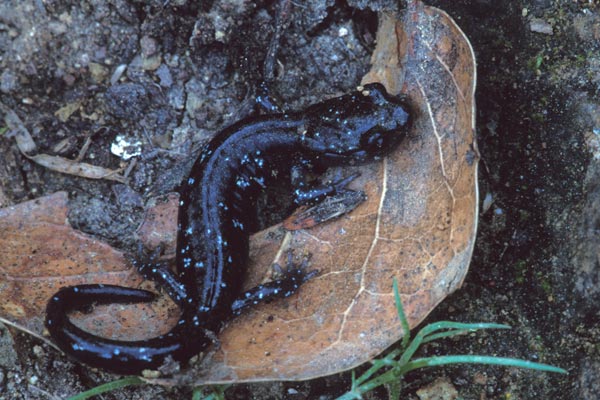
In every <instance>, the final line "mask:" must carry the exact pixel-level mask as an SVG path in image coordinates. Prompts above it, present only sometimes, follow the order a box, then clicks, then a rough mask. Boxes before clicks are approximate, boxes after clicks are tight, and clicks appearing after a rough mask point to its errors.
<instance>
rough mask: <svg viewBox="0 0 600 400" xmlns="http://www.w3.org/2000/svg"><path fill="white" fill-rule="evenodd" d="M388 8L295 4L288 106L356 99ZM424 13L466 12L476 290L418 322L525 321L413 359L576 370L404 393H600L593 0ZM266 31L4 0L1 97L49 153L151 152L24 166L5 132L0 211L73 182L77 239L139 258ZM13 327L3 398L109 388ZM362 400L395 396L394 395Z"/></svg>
mask: <svg viewBox="0 0 600 400" xmlns="http://www.w3.org/2000/svg"><path fill="white" fill-rule="evenodd" d="M394 3H395V2H394V1H387V2H386V1H371V2H368V1H364V0H354V1H352V0H346V1H341V0H340V1H334V0H309V1H305V2H294V3H293V6H292V14H291V16H290V19H289V21H290V23H289V26H288V27H287V29H286V30H285V31H284V33H283V36H282V40H281V48H280V49H279V53H278V55H277V59H278V61H279V62H280V63H279V64H278V66H277V67H276V70H277V75H278V77H277V79H276V80H275V83H274V90H275V92H276V93H277V94H278V95H279V96H280V98H281V99H282V100H283V103H284V104H285V105H286V107H287V108H288V109H298V108H301V107H302V106H304V105H307V104H310V103H312V102H315V101H316V100H318V99H321V98H322V96H324V95H327V94H331V93H343V92H347V91H349V90H351V89H353V88H354V87H355V86H356V85H357V84H358V83H359V81H360V78H361V76H362V75H363V74H364V73H365V72H366V71H367V70H368V61H369V55H370V53H371V51H372V50H373V48H374V43H373V38H374V33H375V31H376V24H377V16H376V13H375V12H374V10H375V11H376V10H378V9H380V8H382V7H386V6H387V7H389V6H390V5H393V4H394ZM426 3H428V4H431V5H434V6H437V7H439V8H442V9H444V10H445V11H447V12H448V13H449V14H450V15H451V16H452V17H454V19H455V20H456V22H457V23H458V24H459V25H460V26H461V28H462V29H463V30H464V31H465V33H466V35H467V36H468V37H469V39H470V40H471V43H472V45H473V47H474V49H475V53H476V56H477V64H478V71H477V74H478V86H477V137H478V145H479V150H480V152H481V157H482V158H481V163H480V195H481V200H482V204H481V214H480V220H479V233H478V239H477V243H476V246H475V253H474V256H473V261H472V264H471V267H470V272H469V274H468V276H467V279H466V281H465V283H464V286H463V288H462V289H460V290H459V291H457V292H456V293H455V294H454V295H452V296H451V297H450V298H448V299H447V300H446V301H444V302H443V303H442V304H441V305H440V306H439V307H438V308H437V309H436V310H435V311H434V312H433V313H432V314H431V315H430V317H429V318H428V320H427V321H426V322H425V323H427V322H432V321H436V320H440V319H450V320H454V321H463V322H475V321H486V322H499V323H506V324H509V325H511V326H513V329H512V330H510V331H502V332H485V333H479V334H476V335H468V336H464V337H460V338H459V339H456V340H447V341H442V342H438V343H435V344H430V345H428V346H426V347H425V349H424V351H423V352H422V353H421V354H420V355H435V354H459V353H471V354H487V355H501V356H509V357H516V358H523V359H529V360H533V361H541V362H545V363H549V364H552V365H556V366H560V367H562V368H565V369H567V370H568V371H569V374H568V375H566V376H563V375H557V374H549V373H540V372H536V371H526V370H519V369H513V368H500V367H484V366H462V365H461V366H455V367H448V368H435V369H427V370H422V371H417V372H413V373H410V374H409V375H408V376H407V377H406V378H405V383H406V385H405V388H404V391H403V392H402V394H403V396H402V398H407V399H417V398H418V396H417V393H416V392H417V390H419V389H421V388H423V387H426V386H427V385H430V384H431V383H432V382H434V381H436V379H438V378H440V377H443V378H445V379H446V380H447V382H449V383H450V384H451V386H452V387H453V388H454V389H455V390H456V391H457V392H458V396H459V397H460V398H463V399H597V398H600V394H599V393H600V383H599V382H600V354H599V352H600V346H599V344H600V328H599V327H598V321H599V320H600V311H599V310H600V309H599V307H598V304H599V300H600V263H599V257H598V254H599V250H598V249H599V248H600V247H598V246H599V245H600V228H599V226H600V161H599V160H600V101H599V100H598V99H599V98H600V96H599V95H600V4H599V3H598V1H597V0H585V1H584V0H579V1H577V0H523V1H520V2H516V1H512V0H457V1H432V2H426ZM367 4H368V5H369V7H368V8H367ZM273 26H274V7H273V2H271V1H256V2H249V1H243V0H222V1H205V2H197V1H186V0H172V1H136V0H130V1H126V0H110V1H97V0H89V1H80V2H71V1H63V0H48V1H39V0H25V1H21V0H4V1H3V2H1V4H0V101H1V102H2V104H4V106H6V107H9V108H10V109H12V110H13V111H15V112H16V113H17V115H19V117H20V118H21V120H22V121H23V122H24V123H25V125H26V127H27V128H28V129H29V130H30V132H32V134H33V136H34V140H35V141H36V144H37V146H38V149H40V150H41V151H43V152H46V153H50V154H56V155H61V156H64V157H69V158H75V157H76V156H77V154H78V152H79V150H80V148H81V147H82V146H83V144H84V143H85V142H86V140H87V139H88V138H90V139H91V144H90V146H89V149H88V151H87V153H86V155H85V157H84V159H83V160H84V161H86V162H88V163H91V164H96V165H102V166H105V167H108V168H117V167H119V159H118V158H117V157H115V156H114V155H112V154H111V153H110V148H111V143H113V142H114V141H115V137H116V136H117V135H118V134H126V135H127V136H128V137H130V138H135V139H136V140H139V141H140V142H141V143H143V146H142V154H143V157H142V158H141V159H140V160H139V162H138V163H137V165H136V166H135V168H134V169H133V171H132V173H131V175H130V177H129V182H128V186H125V185H123V184H119V183H115V182H110V181H106V180H100V181H98V180H95V181H92V180H86V179H83V178H77V177H73V176H69V175H64V174H59V173H56V172H51V171H49V170H47V169H44V168H42V167H40V166H38V165H35V164H34V163H32V162H31V161H29V160H28V159H27V158H25V157H24V156H23V155H22V154H21V153H20V152H19V150H18V149H17V146H16V144H15V140H14V139H13V138H10V137H7V136H6V135H4V133H5V129H4V128H3V126H2V125H0V129H2V130H1V131H0V132H2V133H1V134H0V160H1V161H0V205H2V206H6V205H12V204H16V203H19V202H22V201H25V200H29V199H34V198H36V197H39V196H42V195H45V194H50V193H53V192H55V191H57V190H66V191H68V192H69V194H70V199H71V203H72V206H71V208H72V210H73V211H72V213H71V215H69V221H70V222H71V224H72V225H73V226H74V227H76V228H77V229H80V230H82V231H85V232H88V233H91V234H94V235H97V236H98V237H100V238H102V239H104V240H106V241H108V242H109V243H110V244H111V245H113V246H115V247H117V248H122V249H125V250H129V251H131V250H133V249H135V246H136V243H134V241H133V239H132V238H133V231H134V229H135V227H136V226H137V224H138V223H139V221H140V219H141V217H142V207H141V204H143V202H144V200H145V199H146V197H145V196H147V194H149V193H151V194H154V195H155V194H157V193H167V192H169V191H170V190H172V189H173V188H174V187H175V186H176V185H177V183H178V182H179V180H180V179H181V177H182V176H183V174H184V172H185V167H186V165H188V164H189V161H190V159H191V157H190V155H191V154H192V153H193V151H194V150H195V149H198V146H199V144H201V143H202V142H203V141H204V140H206V139H207V138H208V137H210V135H211V134H212V133H214V132H215V131H217V130H218V129H219V128H220V127H223V126H224V125H227V124H230V123H232V122H234V121H236V120H238V119H240V118H241V117H243V116H245V115H248V114H249V113H250V112H252V98H253V94H254V91H255V87H256V82H258V81H259V80H260V79H261V77H262V73H263V72H262V66H263V60H264V57H265V53H266V49H267V46H266V45H265V43H268V41H269V39H270V38H271V36H272V29H273ZM332 55H333V56H332ZM121 65H123V66H126V68H124V69H121V68H119V66H121ZM119 71H121V73H119ZM69 105H76V109H77V110H78V111H77V113H74V114H73V115H71V114H69V115H68V116H67V118H64V116H65V115H64V114H60V113H59V114H55V113H56V111H57V110H59V109H62V110H63V112H65V113H68V110H69V108H65V106H69ZM0 332H1V335H0V348H1V351H0V354H2V355H1V356H0V398H2V399H38V398H39V399H46V398H63V397H66V396H69V395H74V394H76V393H78V392H81V391H83V390H86V389H88V388H90V387H93V386H95V385H97V384H99V383H103V382H106V381H107V380H109V379H110V376H109V375H106V374H102V373H98V372H94V371H90V370H89V369H87V368H84V367H81V366H78V365H76V364H74V363H72V362H70V361H69V360H68V359H66V358H65V357H62V356H60V355H59V354H58V353H57V352H56V351H54V350H52V349H50V348H49V347H47V346H45V345H42V344H41V342H39V341H37V340H36V339H32V338H30V337H29V336H28V335H26V334H23V333H18V332H16V331H14V330H8V329H7V328H2V330H1V331H0ZM349 382H350V375H349V374H341V375H336V376H332V377H326V378H322V379H318V380H314V381H309V382H299V383H298V382H285V383H277V382H276V383H263V384H250V385H237V386H233V387H231V388H230V389H228V391H227V397H228V398H231V399H247V398H254V399H317V398H321V399H328V398H334V397H335V396H337V395H340V394H342V393H344V392H345V391H346V390H347V389H348V388H349ZM438 382H439V381H438ZM189 397H191V393H190V389H189V388H180V389H166V388H161V387H136V388H130V389H126V390H122V391H118V392H113V393H109V394H106V395H104V396H103V398H105V399H113V398H114V399H137V398H140V399H141V398H155V399H179V398H189ZM367 398H373V399H375V398H381V399H384V398H387V395H386V392H385V389H381V390H378V391H375V392H373V393H370V394H369V395H368V396H367ZM450 398H455V397H450Z"/></svg>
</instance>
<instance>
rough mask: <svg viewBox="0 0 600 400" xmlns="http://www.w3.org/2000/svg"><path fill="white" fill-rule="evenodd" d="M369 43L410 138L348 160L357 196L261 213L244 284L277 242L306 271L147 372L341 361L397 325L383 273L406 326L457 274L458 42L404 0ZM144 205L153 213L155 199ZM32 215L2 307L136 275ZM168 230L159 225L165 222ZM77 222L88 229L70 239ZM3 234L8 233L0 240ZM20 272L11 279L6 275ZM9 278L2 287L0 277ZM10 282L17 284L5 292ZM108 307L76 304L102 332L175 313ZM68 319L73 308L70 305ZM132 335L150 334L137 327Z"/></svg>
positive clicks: (468, 85) (461, 57)
mask: <svg viewBox="0 0 600 400" xmlns="http://www.w3.org/2000/svg"><path fill="white" fill-rule="evenodd" d="M377 43H378V46H377V50H376V52H375V53H374V55H373V68H372V70H371V72H370V73H369V74H368V75H367V76H366V77H365V82H370V81H380V82H382V83H384V84H385V85H386V86H387V87H388V90H389V91H391V92H393V93H398V92H399V91H402V92H404V93H406V94H408V96H409V97H410V98H411V100H412V102H413V103H414V104H415V107H416V109H417V114H418V115H417V116H416V121H415V126H414V129H413V131H412V132H411V134H410V138H408V139H407V140H406V141H405V142H404V143H403V144H402V145H401V146H400V148H399V149H398V150H397V151H396V152H395V153H394V154H393V155H392V156H390V157H388V158H386V159H385V160H384V161H383V162H379V163H373V164H370V165H367V166H362V167H360V172H361V176H360V177H359V178H358V179H356V181H354V182H353V187H354V188H361V189H362V190H364V191H365V192H366V193H367V195H368V200H367V201H366V202H365V203H363V204H361V205H360V206H359V207H358V208H357V209H356V210H354V211H353V212H352V213H350V214H348V215H345V216H343V217H341V218H340V219H338V220H336V221H334V222H328V223H325V224H323V225H318V226H316V227H314V228H312V229H309V230H298V231H294V232H287V231H285V230H284V229H283V228H281V227H280V226H275V227H272V228H270V229H268V230H266V231H263V232H259V233H258V234H256V235H254V236H253V237H252V239H251V258H252V265H250V267H249V273H248V277H247V282H246V283H245V285H246V287H252V286H255V285H256V284H257V283H260V282H261V281H263V280H265V279H268V277H269V276H270V274H271V265H272V264H273V263H274V262H276V261H278V262H279V263H280V264H284V261H285V260H283V258H285V253H286V251H287V249H294V252H295V254H296V255H299V256H301V255H304V254H308V253H310V254H312V259H311V262H312V268H318V269H319V270H320V274H319V275H318V276H317V277H316V278H314V279H313V280H311V281H310V282H308V283H306V284H305V285H304V286H303V287H302V289H301V290H300V291H299V293H298V294H297V295H294V296H292V297H291V298H288V299H285V300H281V301H276V302H273V303H271V304H264V305H261V306H259V307H256V308H254V309H252V310H250V311H249V312H247V313H245V314H244V315H242V316H241V317H239V318H236V319H235V320H233V321H231V323H230V324H229V325H228V326H227V327H226V329H225V330H224V331H223V332H222V334H221V335H220V336H219V340H220V341H221V345H220V347H219V348H218V349H216V350H215V352H213V353H211V354H209V355H208V356H207V358H206V359H204V360H203V361H202V366H201V368H200V369H198V370H195V369H192V370H186V371H184V375H181V376H178V377H176V378H174V379H172V380H161V381H159V382H160V383H163V384H174V383H177V382H181V381H185V382H187V383H197V384H200V383H204V384H206V383H218V382H234V381H235V382H240V381H258V380H299V379H309V378H314V377H318V376H322V375H326V374H331V373H335V372H339V371H342V370H345V369H349V368H352V367H354V366H356V365H358V364H361V363H363V362H365V361H368V360H369V359H370V358H372V357H373V356H375V355H376V354H378V353H380V352H381V351H383V350H384V349H385V348H387V347H388V346H389V345H391V344H393V343H394V342H396V341H397V340H398V339H399V338H400V337H401V336H402V330H401V327H400V324H399V321H398V318H397V314H396V308H395V305H394V299H393V293H392V289H391V288H392V279H393V278H394V277H396V278H397V279H398V281H399V287H400V291H401V293H402V301H403V304H404V307H405V310H406V313H407V316H408V319H409V322H410V324H411V326H415V325H416V324H418V323H419V322H420V321H422V320H423V319H424V318H425V317H426V316H427V314H428V313H429V312H430V311H431V310H432V309H433V308H434V307H435V306H436V305H437V304H438V303H439V302H440V301H442V300H443V298H444V297H445V296H447V295H448V294H449V293H451V292H453V291H454V290H456V289H457V288H458V287H459V286H460V285H461V283H462V281H463V279H464V276H465V274H466V272H467V269H468V264H469V261H470V257H471V253H472V250H473V245H474V240H475V233H476V226H477V179H476V178H477V176H476V175H477V161H478V154H477V150H476V144H475V138H474V122H473V121H474V120H473V115H474V114H473V113H474V89H475V64H474V56H473V53H472V50H471V47H470V45H469V43H468V41H467V39H466V38H465V36H464V34H463V33H462V32H461V31H460V29H459V28H458V27H457V26H456V25H455V24H454V22H453V21H452V20H451V19H450V18H449V17H448V16H447V15H446V14H445V13H443V12H441V11H440V10H437V9H435V8H432V7H424V6H423V5H422V4H421V3H418V2H410V8H409V9H408V10H407V11H406V12H405V13H403V14H402V15H400V16H394V15H390V14H381V15H380V28H379V32H378V39H377ZM352 172H353V171H351V169H347V170H345V173H347V174H350V173H352ZM171 203H172V202H171ZM61 215H64V214H61ZM156 215H158V216H161V215H162V216H163V217H165V216H168V215H169V211H167V210H163V212H160V213H157V214H156ZM59 219H60V218H59ZM159 219H160V218H159ZM1 220H2V214H0V221H1ZM34 220H35V221H32V222H27V223H25V222H24V223H23V224H22V225H20V227H27V229H25V230H24V232H28V231H29V230H30V229H33V232H35V233H36V235H39V236H40V237H39V238H37V237H34V236H33V234H25V236H24V238H21V239H20V241H21V242H24V245H25V246H26V245H27V243H28V242H30V243H32V247H31V248H27V247H24V248H19V249H17V250H12V251H11V252H9V253H10V254H13V253H14V256H13V258H9V259H10V260H13V261H10V263H14V264H20V265H23V267H21V268H17V270H16V271H15V270H7V267H6V266H7V265H8V264H7V262H6V261H1V262H0V272H1V273H2V274H4V275H5V277H6V279H3V282H6V285H5V286H4V287H3V288H2V289H1V290H0V301H4V302H6V301H5V299H13V300H16V301H17V304H15V305H14V306H11V307H10V309H8V310H3V314H4V313H6V312H9V313H11V314H10V315H13V316H17V315H18V314H19V312H16V313H15V311H14V310H17V311H18V310H24V311H23V313H24V314H25V315H28V316H31V315H34V314H35V313H36V312H37V313H38V314H37V315H38V317H37V318H34V320H36V321H37V325H38V329H40V328H41V321H42V317H43V310H44V308H45V302H46V301H47V299H49V298H50V296H51V295H52V294H53V293H54V291H56V290H58V288H59V287H60V286H62V285H65V284H77V283H83V282H86V283H90V282H105V283H117V282H118V283H119V284H121V285H124V286H131V287H136V286H139V282H140V281H139V277H138V276H137V275H136V274H135V273H134V272H133V271H132V270H131V268H129V267H128V266H126V265H124V259H123V258H122V255H121V254H120V253H118V255H117V256H116V258H115V259H110V258H107V259H105V257H106V256H107V255H110V254H112V253H113V252H114V250H112V249H110V248H109V247H101V246H102V244H101V243H99V242H98V241H94V240H92V239H90V238H88V237H87V236H85V235H81V234H79V233H76V232H73V231H72V230H70V228H68V227H67V228H65V227H64V219H63V221H54V222H45V221H40V219H34ZM40 223H41V224H44V223H48V224H51V226H52V229H54V230H53V231H52V232H53V234H52V235H49V234H48V232H47V231H45V230H44V228H43V227H36V228H35V229H34V228H29V227H28V226H29V224H32V225H35V224H40ZM1 228H2V225H0V229H1ZM9 229H11V230H15V229H16V228H15V227H11V228H9ZM37 229H41V233H38V230H37ZM155 229H156V228H152V226H150V227H146V228H144V229H142V230H140V233H141V235H142V236H143V237H148V236H153V234H151V233H150V234H148V232H155ZM158 229H159V230H160V229H161V228H158ZM57 231H58V232H60V233H58V234H57V233H56V232H57ZM18 235H21V234H18ZM169 235H171V236H170V237H173V236H172V235H173V232H172V231H171V232H169ZM80 236H82V237H83V238H85V240H87V241H89V243H88V242H85V243H86V244H85V245H82V244H80V243H81V242H80V240H83V239H81V238H80ZM159 237H160V235H159ZM61 238H62V240H61ZM9 244H10V240H9V242H8V243H6V242H2V243H0V245H4V246H8V245H9ZM22 245H23V244H22ZM94 246H100V248H96V247H94ZM18 254H26V255H35V254H38V257H35V256H33V257H31V258H35V259H37V262H36V263H33V262H31V261H28V260H26V258H28V256H18ZM79 257H81V258H79ZM98 266H100V267H101V268H100V269H101V270H103V272H99V271H98V270H97V267H98ZM23 268H24V269H25V270H29V271H25V272H22V275H21V272H17V271H22V270H23ZM32 268H36V270H35V271H32ZM37 268H40V270H39V271H37ZM92 271H95V272H92ZM20 280H21V281H23V283H22V284H21V286H18V287H17V285H18V284H19V282H20ZM11 285H12V286H14V287H15V288H13V289H6V286H8V287H10V286H11ZM28 285H31V286H32V287H35V289H28V288H26V286H28ZM16 290H19V291H21V293H19V294H18V296H17V293H18V292H17V291H16ZM23 291H27V292H26V293H31V295H32V296H33V294H35V298H36V299H35V300H34V301H33V302H30V303H27V300H21V298H22V297H23V294H22V293H23ZM25 297H29V296H25ZM7 304H8V303H7ZM115 308H116V309H118V310H129V311H128V313H129V314H125V315H122V316H121V317H119V320H118V321H117V322H116V323H113V322H115V321H114V319H115V318H112V319H111V318H109V317H110V316H111V314H113V311H110V312H106V311H103V312H102V316H103V317H104V318H105V320H101V321H100V322H97V323H96V324H95V326H93V325H91V324H90V321H93V320H92V319H90V318H92V317H93V318H94V319H96V320H97V312H96V311H95V312H94V313H93V314H92V316H83V318H86V319H87V322H86V321H83V322H82V325H83V326H84V327H85V328H86V329H89V330H90V331H92V330H93V331H94V332H95V333H97V334H99V335H102V336H108V335H111V336H112V337H115V338H119V337H121V338H128V337H129V338H131V337H130V336H127V335H129V334H130V332H124V331H122V330H121V331H120V329H121V328H120V327H119V326H118V325H119V323H121V324H123V325H125V328H124V329H125V331H127V329H128V327H129V326H130V325H137V326H138V327H142V326H144V327H147V326H148V325H155V330H157V331H163V332H164V331H166V330H168V329H169V327H170V326H172V324H173V323H174V318H176V314H177V310H176V309H173V308H168V309H167V308H161V305H160V304H159V303H154V304H152V305H150V306H147V307H145V308H144V307H124V306H118V307H115ZM106 309H107V308H104V307H103V308H102V310H106ZM109 309H110V308H109ZM152 311H156V312H158V313H159V314H154V313H152ZM167 316H169V318H167ZM107 318H108V319H107ZM121 318H124V319H121ZM150 319H153V321H152V322H150V321H149V320H150ZM74 320H76V321H78V319H77V316H75V317H74ZM140 321H144V322H143V323H140ZM105 322H110V323H106V324H105ZM78 323H79V322H78ZM138 335H139V334H138ZM138 335H135V337H139V336H138ZM144 335H145V336H152V334H149V333H148V332H147V331H146V332H144Z"/></svg>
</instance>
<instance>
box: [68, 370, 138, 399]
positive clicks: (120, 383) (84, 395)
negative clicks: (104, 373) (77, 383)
mask: <svg viewBox="0 0 600 400" xmlns="http://www.w3.org/2000/svg"><path fill="white" fill-rule="evenodd" d="M144 383H146V382H144V381H143V380H141V379H140V378H139V377H137V376H129V377H127V378H123V379H118V380H116V381H112V382H108V383H105V384H103V385H99V386H96V387H95V388H92V389H90V390H86V391H85V392H81V393H79V394H78V395H75V396H73V397H69V398H68V399H67V400H85V399H89V398H91V397H93V396H98V395H99V394H102V393H105V392H110V391H111V390H117V389H121V388H124V387H125V386H130V385H142V384H144Z"/></svg>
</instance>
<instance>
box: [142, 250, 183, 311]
mask: <svg viewBox="0 0 600 400" xmlns="http://www.w3.org/2000/svg"><path fill="white" fill-rule="evenodd" d="M162 251H163V246H158V247H157V248H156V249H154V250H153V251H152V252H150V253H146V252H145V251H144V249H143V247H142V246H141V244H140V245H139V247H138V254H137V257H136V258H134V259H133V260H132V261H131V263H132V264H133V265H134V266H135V267H136V268H137V270H138V272H139V273H140V274H141V275H142V276H143V277H144V278H146V279H148V280H151V281H153V282H156V283H157V284H158V286H160V287H161V288H162V289H164V290H165V291H166V292H167V294H168V295H169V297H171V299H172V300H173V301H174V302H175V303H176V304H177V305H179V306H182V305H184V303H185V302H186V300H187V298H188V293H187V292H186V290H185V286H184V285H183V284H182V283H181V282H180V281H179V279H178V278H177V276H176V275H175V273H173V271H172V270H171V268H169V265H168V263H166V262H164V261H160V260H159V257H160V255H161V253H162Z"/></svg>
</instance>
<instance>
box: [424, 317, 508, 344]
mask: <svg viewBox="0 0 600 400" xmlns="http://www.w3.org/2000/svg"><path fill="white" fill-rule="evenodd" d="M442 322H443V321H442ZM446 322H449V321H446ZM449 324H451V325H452V328H450V327H448V329H451V330H450V331H447V332H440V333H432V334H429V335H427V336H426V337H424V338H423V343H427V342H431V341H434V340H438V339H443V338H447V337H452V336H456V335H462V334H465V333H469V332H475V331H478V330H480V329H511V326H510V325H504V324H493V323H487V322H475V323H471V324H464V323H457V322H453V323H450V322H449ZM456 324H460V325H456Z"/></svg>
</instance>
